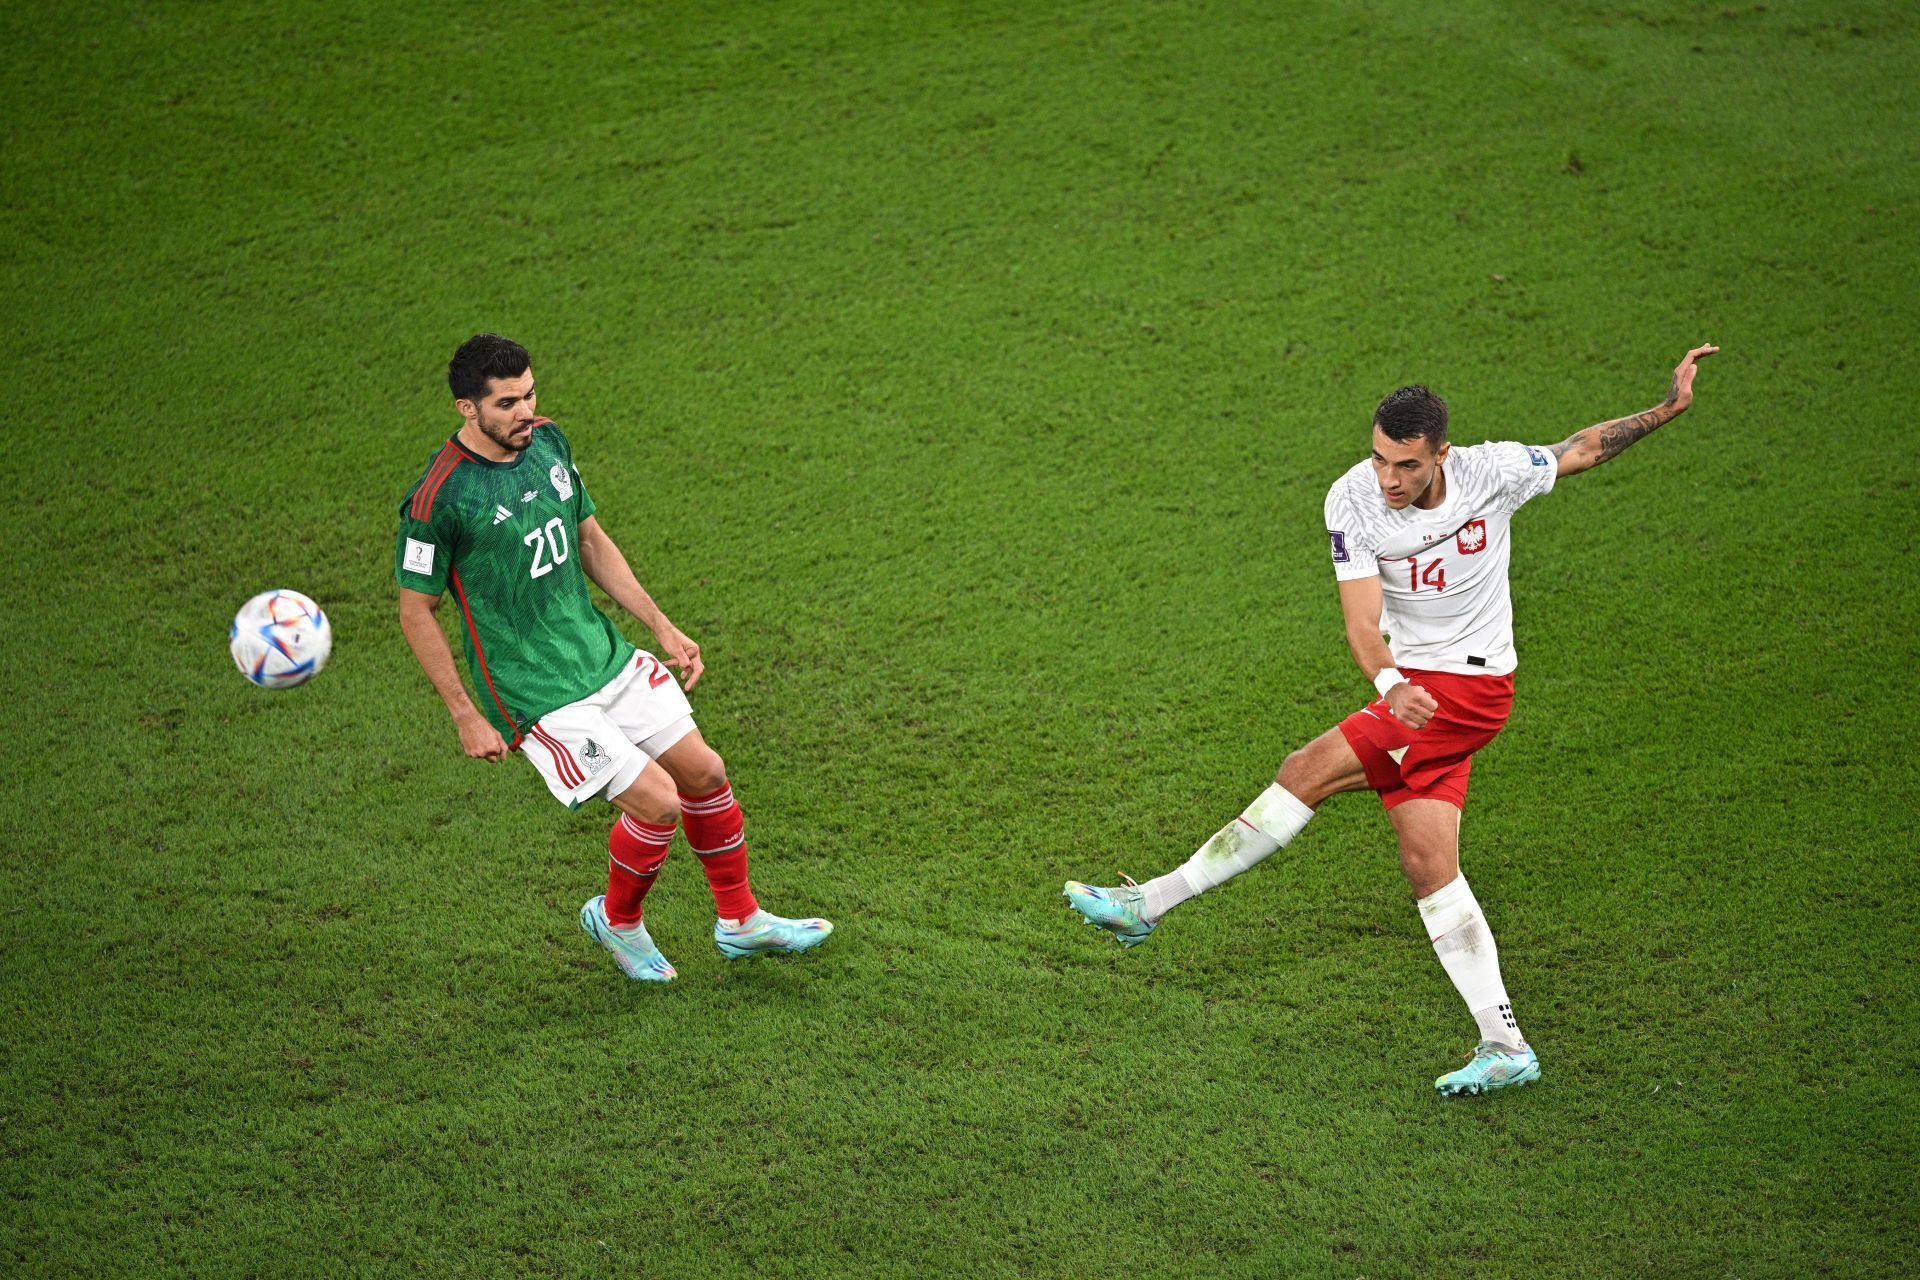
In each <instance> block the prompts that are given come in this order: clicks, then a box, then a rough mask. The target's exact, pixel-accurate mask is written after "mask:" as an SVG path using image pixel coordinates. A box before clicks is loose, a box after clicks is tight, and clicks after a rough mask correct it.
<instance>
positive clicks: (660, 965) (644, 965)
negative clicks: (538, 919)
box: [580, 893, 679, 982]
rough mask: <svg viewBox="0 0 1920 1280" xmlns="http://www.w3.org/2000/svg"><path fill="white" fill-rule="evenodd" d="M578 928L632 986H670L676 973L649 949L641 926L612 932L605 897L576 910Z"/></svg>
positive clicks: (654, 949)
mask: <svg viewBox="0 0 1920 1280" xmlns="http://www.w3.org/2000/svg"><path fill="white" fill-rule="evenodd" d="M580 927H581V928H582V929H585V930H586V931H587V936H588V937H589V938H592V939H593V940H594V941H595V942H597V943H599V944H600V945H601V946H603V947H605V948H606V949H607V950H609V951H611V952H612V953H613V961H614V963H615V964H617V965H619V966H620V972H622V973H624V974H626V975H627V976H628V977H629V978H632V979H633V980H634V981H636V982H672V981H673V980H674V978H676V977H677V976H679V971H678V970H676V969H675V968H674V967H673V966H672V965H670V964H668V963H667V958H666V957H665V956H663V955H661V954H660V948H658V947H656V946H654V945H653V939H652V938H651V937H649V936H648V935H647V927H646V926H645V925H644V924H639V923H637V922H636V923H635V924H634V925H632V926H631V927H625V926H623V927H621V928H618V929H616V928H614V927H613V926H612V925H611V924H608V923H607V896H606V895H605V894H604V893H603V894H601V895H600V896H599V897H597V898H589V899H587V905H586V906H584V907H581V908H580Z"/></svg>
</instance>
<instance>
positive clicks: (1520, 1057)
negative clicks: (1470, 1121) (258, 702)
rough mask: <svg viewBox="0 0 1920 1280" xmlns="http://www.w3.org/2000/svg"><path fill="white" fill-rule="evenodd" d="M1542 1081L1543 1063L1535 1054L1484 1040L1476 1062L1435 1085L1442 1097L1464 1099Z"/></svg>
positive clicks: (1521, 1048)
mask: <svg viewBox="0 0 1920 1280" xmlns="http://www.w3.org/2000/svg"><path fill="white" fill-rule="evenodd" d="M1539 1078H1540V1059H1539V1058H1537V1057H1535V1056H1534V1053H1533V1050H1532V1049H1530V1048H1528V1047H1526V1046H1524V1045H1523V1046H1521V1047H1520V1048H1518V1049H1515V1048H1512V1047H1511V1046H1508V1045H1504V1044H1501V1043H1500V1042H1499V1041H1498V1040H1482V1041H1481V1042H1480V1044H1479V1046H1478V1047H1477V1048H1475V1049H1474V1051H1473V1061H1471V1062H1469V1063H1467V1065H1466V1066H1464V1067H1462V1068H1460V1069H1459V1070H1458V1071H1450V1072H1448V1073H1447V1074H1446V1075H1444V1076H1441V1077H1440V1078H1439V1079H1438V1080H1435V1081H1434V1082H1433V1087H1434V1088H1436V1089H1438V1090H1439V1091H1440V1094H1441V1096H1442V1097H1446V1098H1462V1097H1466V1096H1468V1095H1470V1094H1475V1093H1491V1092H1492V1091H1493V1090H1495V1089H1505V1088H1507V1087H1508V1086H1509V1085H1522V1084H1526V1083H1528V1082H1530V1081H1533V1080H1538V1079H1539Z"/></svg>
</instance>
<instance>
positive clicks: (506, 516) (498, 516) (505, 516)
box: [493, 503, 513, 524]
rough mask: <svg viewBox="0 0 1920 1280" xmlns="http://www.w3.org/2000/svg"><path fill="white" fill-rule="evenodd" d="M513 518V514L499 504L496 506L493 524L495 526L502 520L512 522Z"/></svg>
mask: <svg viewBox="0 0 1920 1280" xmlns="http://www.w3.org/2000/svg"><path fill="white" fill-rule="evenodd" d="M512 518H513V512H511V511H509V510H507V509H506V508H505V507H503V506H500V505H499V504H497V503H496V504H495V505H494V508H493V522H494V523H495V524H499V523H500V522H501V521H502V520H511V519H512Z"/></svg>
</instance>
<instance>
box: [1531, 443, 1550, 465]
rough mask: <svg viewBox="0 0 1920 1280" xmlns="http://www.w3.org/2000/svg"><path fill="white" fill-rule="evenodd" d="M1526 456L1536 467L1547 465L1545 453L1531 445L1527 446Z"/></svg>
mask: <svg viewBox="0 0 1920 1280" xmlns="http://www.w3.org/2000/svg"><path fill="white" fill-rule="evenodd" d="M1527 456H1528V457H1529V458H1532V459H1533V465H1534V466H1536V467H1544V466H1546V465H1547V455H1546V454H1545V453H1543V452H1541V451H1540V450H1538V449H1536V448H1534V447H1533V446H1532V445H1528V446H1527Z"/></svg>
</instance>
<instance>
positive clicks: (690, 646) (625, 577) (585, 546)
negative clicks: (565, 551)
mask: <svg viewBox="0 0 1920 1280" xmlns="http://www.w3.org/2000/svg"><path fill="white" fill-rule="evenodd" d="M580 567H581V568H582V569H584V570H586V574H587V576H588V577H589V578H591V579H593V581H594V583H595V584H596V585H598V586H599V588H600V589H601V590H602V591H604V592H606V593H607V594H608V595H610V596H612V597H613V602H614V603H615V604H617V605H619V606H620V607H621V608H622V609H625V610H626V611H627V612H628V613H630V614H632V615H633V616H634V617H636V618H638V619H640V621H641V622H643V623H645V624H646V627H647V630H649V631H651V632H653V635H654V639H656V640H658V641H659V642H660V649H661V651H662V652H663V653H665V654H666V655H667V665H668V666H670V667H679V668H680V678H681V679H682V680H683V681H685V683H686V686H687V688H689V689H691V688H693V686H694V685H695V684H696V683H698V682H699V680H700V673H701V672H702V671H703V670H705V669H706V668H705V664H704V663H702V662H701V661H700V646H699V645H697V644H695V643H694V642H693V641H692V640H690V639H688V638H687V635H686V633H685V632H683V631H681V630H680V628H678V627H676V626H674V625H673V623H671V622H669V621H668V620H667V615H666V614H664V613H662V612H661V611H660V606H659V605H657V604H655V603H654V602H653V597H652V596H650V595H648V594H647V589H646V588H645V587H643V586H641V585H640V579H638V578H636V577H634V576H633V566H631V565H629V564H628V563H627V557H626V556H625V555H624V554H623V553H622V552H621V550H620V548H619V547H618V546H617V545H615V543H614V541H613V539H612V538H610V537H608V536H607V531H606V530H605V529H602V528H601V527H600V520H599V518H598V517H596V516H588V517H587V518H586V519H584V520H582V521H581V522H580Z"/></svg>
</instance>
